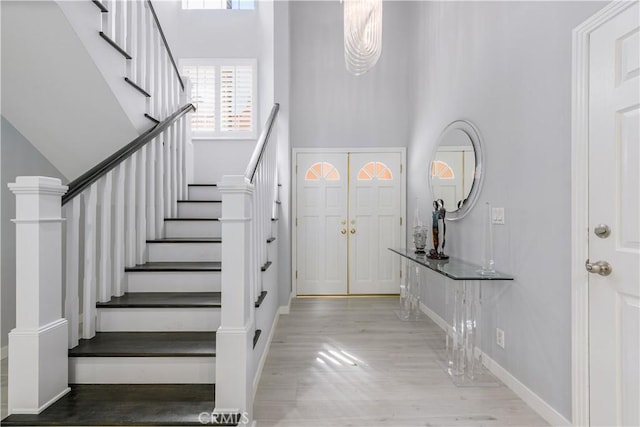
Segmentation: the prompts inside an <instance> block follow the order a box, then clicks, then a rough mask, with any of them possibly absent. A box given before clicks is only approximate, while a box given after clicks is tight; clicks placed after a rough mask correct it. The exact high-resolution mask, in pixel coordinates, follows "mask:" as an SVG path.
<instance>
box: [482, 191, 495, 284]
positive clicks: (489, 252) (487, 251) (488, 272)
mask: <svg viewBox="0 0 640 427" xmlns="http://www.w3.org/2000/svg"><path fill="white" fill-rule="evenodd" d="M480 274H482V275H483V276H493V275H495V274H496V269H495V261H494V258H493V222H492V221H491V203H489V202H487V203H486V207H485V217H484V248H483V250H482V268H481V269H480Z"/></svg>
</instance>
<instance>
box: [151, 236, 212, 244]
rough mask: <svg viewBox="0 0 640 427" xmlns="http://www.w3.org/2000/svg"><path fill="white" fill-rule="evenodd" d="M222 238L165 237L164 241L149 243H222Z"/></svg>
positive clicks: (157, 240)
mask: <svg viewBox="0 0 640 427" xmlns="http://www.w3.org/2000/svg"><path fill="white" fill-rule="evenodd" d="M221 242H222V238H220V237H165V238H164V239H155V240H147V243H221Z"/></svg>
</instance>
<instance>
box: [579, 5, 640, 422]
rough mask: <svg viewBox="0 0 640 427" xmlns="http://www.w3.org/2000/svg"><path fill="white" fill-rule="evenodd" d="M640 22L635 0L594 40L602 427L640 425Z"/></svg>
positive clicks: (592, 304) (593, 401)
mask: <svg viewBox="0 0 640 427" xmlns="http://www.w3.org/2000/svg"><path fill="white" fill-rule="evenodd" d="M639 17H640V10H639V7H638V3H637V2H635V4H633V5H632V6H631V7H629V8H627V9H626V10H625V11H624V12H623V13H621V14H619V15H617V16H616V17H614V18H613V19H611V20H609V21H608V22H606V23H604V24H603V25H602V26H601V27H600V28H598V29H597V30H595V31H594V32H593V33H592V35H591V38H590V56H589V57H590V65H589V76H590V77H589V82H590V83H589V85H590V87H589V196H588V197H589V220H588V221H589V238H588V241H589V261H590V263H591V265H594V264H595V263H596V262H597V261H604V262H607V263H608V264H609V265H610V266H611V269H612V272H611V274H610V275H608V276H604V275H600V274H597V270H598V269H600V270H601V269H602V267H600V266H595V268H593V269H592V272H593V273H594V274H589V362H590V363H589V365H590V368H589V369H590V372H589V377H590V387H589V389H590V404H589V407H590V419H591V425H598V426H601V425H607V426H613V425H618V426H638V425H640V274H639V270H640V173H639V169H640V99H639V98H640V96H639V94H640V58H639V56H640V33H639V28H640V25H639ZM601 224H602V225H601ZM604 225H606V226H607V227H608V228H609V229H610V234H609V235H607V233H606V232H605V228H604ZM594 270H595V271H594Z"/></svg>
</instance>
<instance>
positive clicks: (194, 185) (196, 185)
mask: <svg viewBox="0 0 640 427" xmlns="http://www.w3.org/2000/svg"><path fill="white" fill-rule="evenodd" d="M217 186H218V184H189V187H217Z"/></svg>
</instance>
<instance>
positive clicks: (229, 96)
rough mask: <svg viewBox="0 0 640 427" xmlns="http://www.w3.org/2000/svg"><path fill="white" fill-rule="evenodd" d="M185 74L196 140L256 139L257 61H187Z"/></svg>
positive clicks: (185, 61) (183, 69)
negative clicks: (190, 88) (188, 83)
mask: <svg viewBox="0 0 640 427" xmlns="http://www.w3.org/2000/svg"><path fill="white" fill-rule="evenodd" d="M180 64H181V68H182V73H183V75H185V76H186V77H188V78H189V79H190V81H191V87H192V90H191V94H192V102H193V104H194V105H195V106H196V108H197V111H196V112H195V113H193V114H192V116H191V130H192V132H193V136H194V137H195V138H246V139H253V138H255V137H256V125H255V122H256V113H255V111H256V93H257V88H256V81H257V72H256V60H255V59H184V60H181V61H180Z"/></svg>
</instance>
